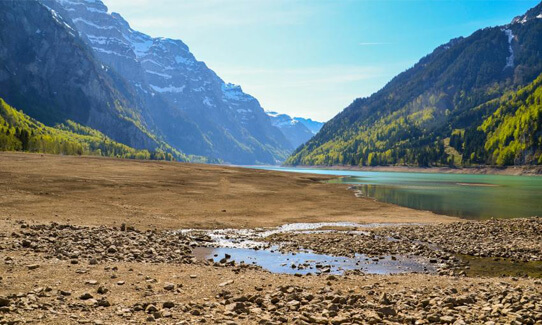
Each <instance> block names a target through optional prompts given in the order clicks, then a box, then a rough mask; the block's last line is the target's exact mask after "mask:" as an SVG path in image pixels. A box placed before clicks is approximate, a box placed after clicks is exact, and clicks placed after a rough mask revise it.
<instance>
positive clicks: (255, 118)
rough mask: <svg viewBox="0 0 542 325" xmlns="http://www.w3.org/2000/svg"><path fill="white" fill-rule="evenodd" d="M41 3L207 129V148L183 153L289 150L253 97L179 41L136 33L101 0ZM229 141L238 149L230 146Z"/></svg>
mask: <svg viewBox="0 0 542 325" xmlns="http://www.w3.org/2000/svg"><path fill="white" fill-rule="evenodd" d="M41 1H56V4H57V5H60V6H61V7H62V8H63V11H65V12H66V13H67V15H69V18H71V20H72V21H73V23H74V25H75V26H76V27H77V28H76V29H77V31H78V32H79V34H80V35H81V37H82V38H83V39H85V40H86V41H87V43H88V45H90V47H92V49H93V50H94V53H95V55H96V57H97V58H98V59H99V60H100V61H101V62H102V63H103V64H104V65H106V66H108V67H111V68H112V69H113V70H115V71H116V72H117V73H119V74H120V75H121V76H122V77H123V78H124V79H125V80H127V81H128V82H129V83H131V85H132V86H133V88H134V89H135V90H136V91H137V92H139V93H140V95H141V96H142V97H144V98H146V99H145V101H147V102H153V101H155V100H156V98H158V97H159V98H160V99H161V100H164V101H165V102H167V104H168V105H170V106H171V107H172V109H174V110H176V111H178V112H179V113H178V114H181V112H182V114H185V115H187V116H188V117H190V118H191V119H192V120H193V121H195V123H196V124H197V125H199V126H201V127H202V128H203V130H202V132H204V133H206V134H207V135H206V136H207V137H208V139H207V140H208V141H207V142H208V143H209V144H210V145H209V148H208V149H204V148H203V149H202V148H201V147H202V146H201V145H198V146H194V151H193V152H191V151H190V150H186V148H181V149H183V151H185V152H187V153H189V154H190V153H193V154H198V155H212V156H214V157H218V158H222V159H224V160H225V161H230V162H235V161H236V160H239V159H242V156H243V154H244V152H246V153H247V155H253V156H259V157H258V158H253V159H255V160H252V161H250V160H246V159H245V160H243V161H238V162H249V163H255V162H266V163H274V162H276V161H277V160H279V159H282V158H285V156H286V154H287V153H288V150H290V149H291V146H290V145H289V144H288V141H287V140H286V139H285V138H284V136H283V135H282V133H281V132H280V130H278V129H276V128H274V127H273V126H272V125H271V123H270V121H269V119H268V118H267V116H266V115H265V112H264V111H263V109H262V108H261V106H260V104H259V103H258V101H257V100H256V99H255V98H254V97H252V96H250V95H249V94H246V93H244V92H243V90H242V89H241V87H240V86H237V85H233V84H229V83H225V82H224V81H223V80H222V79H221V78H220V77H219V76H217V74H216V73H215V72H214V71H212V70H211V69H209V68H208V67H207V65H206V64H205V63H204V62H201V61H198V60H197V59H196V58H195V57H194V55H193V54H192V53H191V52H190V50H189V48H188V46H187V45H186V44H185V43H183V42H182V41H181V40H174V39H169V38H162V37H151V36H149V35H146V34H144V33H141V32H139V31H136V30H134V29H132V28H131V27H130V24H129V23H128V22H127V21H126V20H125V19H124V18H123V17H122V16H121V15H120V14H118V13H110V12H109V11H108V8H107V6H106V5H105V4H104V3H103V2H102V1H100V0H41ZM150 97H153V98H150ZM164 123H167V124H168V125H167V126H168V129H171V132H172V134H171V136H172V137H173V136H176V135H175V134H174V132H175V131H174V128H173V127H172V126H171V125H170V122H169V121H164ZM218 143H220V144H221V146H223V147H220V146H217V145H216V144H218ZM230 145H231V146H232V147H236V150H237V153H236V150H232V148H228V146H230ZM271 148H275V149H277V150H275V149H271ZM208 151H211V152H210V153H209V152H208ZM241 153H242V154H241ZM277 153H280V157H279V156H277ZM243 159H244V158H243Z"/></svg>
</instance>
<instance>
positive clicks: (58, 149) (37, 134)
mask: <svg viewBox="0 0 542 325" xmlns="http://www.w3.org/2000/svg"><path fill="white" fill-rule="evenodd" d="M0 151H26V152H36V153H49V154H62V155H79V156H80V155H94V156H104V157H116V158H129V159H153V160H186V157H185V156H184V155H182V154H180V153H178V152H177V153H175V152H173V153H172V152H167V151H165V150H156V151H152V152H151V151H148V150H138V149H134V148H132V147H129V146H127V145H124V144H122V143H118V142H115V141H113V140H111V139H110V138H108V137H107V136H105V135H104V134H103V133H101V132H99V131H97V130H94V129H91V128H89V127H86V126H83V125H80V124H77V123H75V122H73V121H70V120H67V121H66V122H64V123H61V124H57V125H55V126H54V127H50V126H46V125H44V124H42V123H41V122H39V121H37V120H35V119H33V118H31V117H29V116H28V115H26V114H24V113H23V112H22V111H18V110H17V109H15V108H13V107H11V106H10V105H8V104H7V103H6V102H5V101H4V100H3V99H1V98H0Z"/></svg>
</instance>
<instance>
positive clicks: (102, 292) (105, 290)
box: [96, 286, 109, 295]
mask: <svg viewBox="0 0 542 325" xmlns="http://www.w3.org/2000/svg"><path fill="white" fill-rule="evenodd" d="M96 292H97V293H99V294H101V295H105V294H106V293H107V292H109V289H107V288H106V287H102V286H100V287H99V288H98V290H96Z"/></svg>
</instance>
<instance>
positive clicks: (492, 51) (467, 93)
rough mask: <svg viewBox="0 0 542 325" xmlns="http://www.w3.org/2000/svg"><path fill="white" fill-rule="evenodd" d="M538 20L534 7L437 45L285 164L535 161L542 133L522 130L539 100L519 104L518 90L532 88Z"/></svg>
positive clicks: (540, 64) (540, 70) (541, 28)
mask: <svg viewBox="0 0 542 325" xmlns="http://www.w3.org/2000/svg"><path fill="white" fill-rule="evenodd" d="M541 18H542V4H539V5H537V6H536V7H534V8H533V9H531V10H529V11H528V12H527V13H526V14H525V15H523V16H520V17H517V18H515V19H514V20H513V21H512V22H511V23H510V24H508V25H505V26H497V27H490V28H484V29H481V30H478V31H476V32H474V33H473V34H472V35H470V36H469V37H465V38H463V37H460V38H456V39H453V40H451V41H450V42H448V43H447V44H444V45H442V46H439V47H438V48H436V49H435V50H434V51H433V52H432V53H431V54H429V55H427V56H426V57H424V58H422V59H421V60H420V61H419V62H418V63H417V64H415V65H414V66H413V67H412V68H410V69H408V70H407V71H405V72H403V73H401V74H399V75H398V76H396V77H395V78H393V79H392V80H391V81H390V82H389V83H388V84H387V85H386V86H385V87H384V88H382V89H381V90H380V91H378V92H376V93H375V94H373V95H371V96H370V97H367V98H358V99H356V100H355V101H354V102H353V103H352V104H350V106H348V107H347V108H345V109H344V110H343V111H342V112H341V113H339V114H338V115H337V116H335V117H334V118H333V119H332V120H330V121H329V122H327V123H326V124H325V125H324V126H323V127H322V129H321V130H320V132H319V133H318V134H317V135H316V136H315V137H313V138H312V139H311V140H310V141H309V142H307V143H306V144H305V145H304V146H302V147H300V148H298V149H297V150H296V151H295V152H294V154H292V156H291V157H290V158H289V159H288V160H287V161H286V163H287V164H292V165H360V166H366V165H371V166H374V165H390V164H391V165H403V164H406V165H420V166H439V165H458V164H459V165H475V164H495V163H496V164H499V165H510V164H535V163H540V158H539V157H540V153H541V142H540V137H541V135H540V132H539V131H537V130H538V129H537V128H531V129H529V128H526V126H527V125H530V124H532V123H533V121H539V120H537V118H535V117H533V114H534V116H536V114H538V113H535V112H537V111H539V107H538V106H536V105H539V104H537V101H536V98H537V97H536V94H535V95H533V96H531V97H529V98H532V99H529V100H527V101H525V102H522V100H523V96H525V94H527V93H528V91H526V90H525V89H522V88H524V87H527V89H538V88H537V87H538V86H537V85H538V83H537V81H535V79H537V77H539V76H540V75H541V74H542V19H541ZM533 82H534V83H533ZM503 96H504V99H503ZM506 96H508V97H509V98H508V100H511V101H512V102H510V103H508V102H507V101H506ZM522 105H523V106H522ZM524 112H528V113H524ZM494 114H498V115H499V117H496V116H495V115H494ZM518 114H519V116H518ZM514 116H515V117H514ZM510 121H514V122H513V123H512V122H510ZM510 123H512V124H510ZM514 123H515V124H514ZM518 123H519V124H518ZM511 130H514V132H512V133H510V132H511ZM519 135H521V137H520V138H521V140H520V139H518V136H519ZM496 139H498V140H496Z"/></svg>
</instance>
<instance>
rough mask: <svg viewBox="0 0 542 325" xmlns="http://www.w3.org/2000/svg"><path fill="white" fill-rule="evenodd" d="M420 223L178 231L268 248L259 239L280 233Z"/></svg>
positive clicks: (213, 242)
mask: <svg viewBox="0 0 542 325" xmlns="http://www.w3.org/2000/svg"><path fill="white" fill-rule="evenodd" d="M405 225H421V223H368V224H362V223H355V222H318V223H291V224H286V225H282V226H280V227H276V228H255V229H216V230H196V229H183V230H179V231H178V232H179V233H185V234H190V235H194V234H201V235H206V236H208V237H209V239H210V240H209V241H207V242H200V243H199V244H200V245H202V246H212V247H223V248H260V249H263V248H268V246H269V244H268V243H267V242H263V241H261V240H259V239H262V238H265V237H269V236H271V235H274V234H280V233H286V232H290V233H327V232H336V233H348V234H367V232H364V231H362V230H356V231H352V230H348V228H376V227H386V226H405ZM326 227H339V228H345V230H336V229H329V230H325V229H324V230H320V229H321V228H326Z"/></svg>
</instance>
